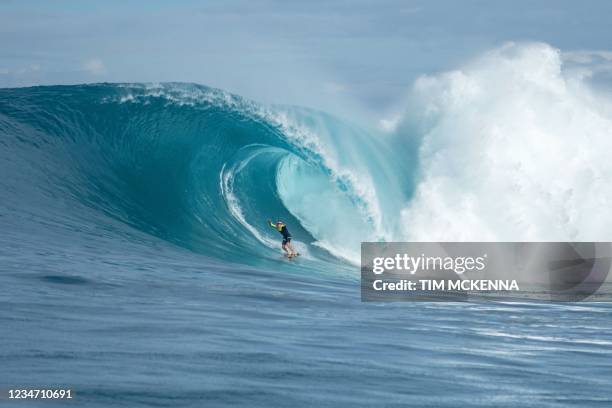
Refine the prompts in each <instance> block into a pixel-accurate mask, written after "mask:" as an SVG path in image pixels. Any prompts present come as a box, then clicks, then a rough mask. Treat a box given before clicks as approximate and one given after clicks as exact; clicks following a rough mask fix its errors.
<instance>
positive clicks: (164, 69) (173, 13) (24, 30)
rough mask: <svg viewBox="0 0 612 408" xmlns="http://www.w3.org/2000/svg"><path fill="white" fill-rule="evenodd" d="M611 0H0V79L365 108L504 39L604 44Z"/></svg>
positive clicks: (611, 38) (395, 98)
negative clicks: (187, 86) (170, 87)
mask: <svg viewBox="0 0 612 408" xmlns="http://www.w3.org/2000/svg"><path fill="white" fill-rule="evenodd" d="M611 21H612V2H611V1H608V0H601V1H597V0H589V1H582V2H578V1H571V0H570V1H568V0H550V1H542V0H540V1H538V0H531V1H525V0H516V1H512V2H509V1H484V0H478V1H477V0H464V1H454V0H447V1H441V0H426V1H421V0H418V1H417V0H415V1H411V0H404V1H374V0H371V1H363V0H353V1H319V0H311V1H295V2H293V1H254V0H223V1H157V0H149V1H144V0H143V1H137V0H121V1H119V0H104V1H93V0H91V1H80V0H79V1H75V0H55V1H48V0H0V87H18V86H32V85H50V84H74V83H89V82H166V81H180V82H196V83H200V84H203V85H208V86H212V87H215V88H221V89H224V90H227V91H230V92H233V93H236V94H239V95H241V96H244V97H247V98H251V99H254V100H257V101H260V102H265V103H279V104H295V105H302V106H308V107H311V108H315V109H321V110H325V111H330V112H334V113H337V114H340V115H342V114H345V113H347V112H349V111H352V112H355V111H357V112H362V113H363V114H364V115H366V116H367V115H370V114H372V113H373V112H376V113H379V112H381V111H384V110H386V109H390V108H391V107H393V106H394V105H396V104H398V103H399V102H400V101H401V100H402V98H403V96H404V95H405V94H406V93H407V90H408V89H409V88H410V86H411V84H412V83H413V82H414V80H415V79H416V78H417V77H419V76H420V75H423V74H432V73H436V72H440V71H445V70H450V69H453V68H455V67H457V66H460V65H461V64H462V63H464V62H466V61H468V60H470V59H471V58H474V57H475V56H476V55H478V54H479V53H482V52H483V51H485V50H488V49H491V48H494V47H497V46H500V45H501V44H503V43H505V42H508V41H515V42H528V41H542V42H546V43H548V44H550V45H552V46H554V47H557V48H559V49H561V50H563V51H564V52H566V53H568V55H573V56H574V57H575V58H579V57H580V55H586V54H588V53H593V52H597V53H599V54H598V55H608V54H606V53H607V52H610V51H612V28H611V27H612V24H611V23H610V22H611Z"/></svg>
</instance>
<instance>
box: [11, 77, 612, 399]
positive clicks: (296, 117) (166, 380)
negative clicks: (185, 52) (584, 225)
mask: <svg viewBox="0 0 612 408" xmlns="http://www.w3.org/2000/svg"><path fill="white" fill-rule="evenodd" d="M392 142H393V141H392V140H391V139H389V138H388V137H386V136H384V135H379V134H376V132H374V131H371V130H367V131H366V130H363V129H360V128H358V127H357V126H354V125H352V124H349V123H346V122H344V121H341V120H338V119H336V118H333V117H331V116H329V115H327V114H325V113H322V112H316V111H312V110H306V109H299V108H293V107H276V106H272V107H271V106H262V105H259V104H257V103H255V102H252V101H248V100H244V99H242V98H240V97H238V96H235V95H231V94H228V93H226V92H223V91H220V90H215V89H210V88H206V87H203V86H198V85H192V84H162V85H141V84H131V85H127V84H123V85H113V84H100V85H88V86H57V87H55V86H54V87H35V88H22V89H3V90H0V158H1V162H0V163H1V164H0V168H1V170H2V175H3V177H2V178H1V179H0V197H1V200H0V230H1V231H2V234H0V259H1V260H2V262H1V263H0V283H1V284H2V288H3V289H4V290H2V291H1V292H0V324H1V326H0V327H1V328H0V338H2V345H3V347H2V349H1V351H0V360H1V362H2V364H0V389H6V388H11V387H28V386H29V387H43V386H44V387H63V388H71V389H73V390H74V393H75V395H76V399H77V402H78V405H79V406H81V405H82V406H96V407H97V406H99V407H108V406H232V405H247V406H255V407H257V406H261V407H269V406H313V405H318V406H363V407H369V406H374V405H376V406H378V405H382V406H407V405H408V406H431V407H438V406H448V407H454V406H500V407H514V406H533V407H547V406H551V407H552V406H555V407H556V406H580V407H584V406H594V407H595V406H597V407H599V406H608V405H610V403H612V392H611V391H610V389H609V384H610V382H611V381H612V363H611V361H612V334H611V333H612V330H611V329H612V308H611V307H610V305H609V304H604V303H580V304H539V303H528V304H503V303H493V302H491V303H468V304H461V303H445V304H428V303H417V304H412V303H401V304H364V303H361V302H360V286H359V279H358V277H359V275H358V268H357V267H356V266H355V261H356V259H358V256H359V253H358V250H359V247H358V243H359V242H360V241H362V240H363V241H365V240H372V241H377V240H391V239H394V238H397V237H398V236H400V231H399V229H400V228H401V225H398V223H397V222H396V217H397V215H398V214H399V213H400V211H401V210H402V208H401V205H402V203H404V202H406V201H408V200H410V199H411V198H412V197H413V195H414V191H415V179H416V178H417V177H418V175H417V164H418V163H416V162H415V160H416V157H417V155H416V154H415V152H414V151H413V150H412V149H413V147H411V145H410V143H407V144H402V145H398V144H394V143H392ZM410 158H413V159H414V160H409V159H410ZM398 175H401V177H400V176H398ZM381 197H385V199H381ZM267 218H274V219H277V218H281V219H283V220H284V221H285V222H286V223H287V224H288V225H289V227H290V230H291V232H292V234H293V236H294V241H295V245H296V246H297V247H298V249H299V250H300V252H302V253H303V256H302V257H300V258H299V259H298V260H296V261H292V262H289V261H287V260H285V259H284V258H282V256H281V253H280V250H279V243H280V239H279V235H278V234H277V233H276V232H275V231H274V230H272V229H271V228H269V227H267V226H266V224H265V220H266V219H267ZM3 402H5V401H0V403H3ZM36 405H37V404H36V403H32V404H30V405H28V404H27V403H23V406H36ZM39 405H40V406H46V405H47V403H45V402H41V403H40V404H39Z"/></svg>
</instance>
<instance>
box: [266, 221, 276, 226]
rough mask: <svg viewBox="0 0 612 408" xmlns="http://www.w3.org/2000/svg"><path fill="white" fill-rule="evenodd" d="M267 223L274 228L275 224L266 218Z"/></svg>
mask: <svg viewBox="0 0 612 408" xmlns="http://www.w3.org/2000/svg"><path fill="white" fill-rule="evenodd" d="M268 224H269V225H270V226H271V227H272V228H276V225H275V224H274V223H273V222H272V220H268Z"/></svg>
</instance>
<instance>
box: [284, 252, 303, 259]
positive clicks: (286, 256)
mask: <svg viewBox="0 0 612 408" xmlns="http://www.w3.org/2000/svg"><path fill="white" fill-rule="evenodd" d="M296 256H300V253H299V252H296V253H295V255H285V258H288V259H292V258H295V257H296Z"/></svg>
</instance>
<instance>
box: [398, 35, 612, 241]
mask: <svg viewBox="0 0 612 408" xmlns="http://www.w3.org/2000/svg"><path fill="white" fill-rule="evenodd" d="M411 106H412V107H413V109H414V110H412V111H410V112H409V113H408V114H407V115H406V117H405V118H404V121H403V123H402V124H400V125H399V127H398V130H397V131H398V132H402V131H405V129H419V131H420V132H421V133H420V134H418V135H414V134H405V135H404V136H405V137H420V138H422V140H421V148H420V151H419V160H420V165H419V166H420V174H419V182H418V185H417V188H416V193H415V196H414V198H413V199H412V200H411V201H410V202H409V203H408V204H407V205H406V207H405V208H404V209H403V210H402V212H401V219H402V224H403V227H404V236H403V238H404V239H408V240H611V239H612V215H611V213H610V208H611V204H612V183H611V182H610V180H612V160H611V159H610V152H612V115H611V112H612V110H611V109H610V107H611V106H612V105H611V104H610V100H609V99H608V98H607V97H606V96H603V95H601V93H595V92H593V91H592V90H591V89H590V88H589V85H588V84H587V83H585V82H584V81H583V80H582V77H579V76H572V75H571V74H570V73H567V72H564V70H563V64H562V58H561V54H560V51H559V50H557V49H554V48H552V47H550V46H548V45H546V44H523V45H517V44H506V45H504V46H503V47H501V48H499V49H496V50H493V51H491V52H489V53H487V54H486V55H484V56H483V57H482V58H480V59H478V60H476V61H474V62H473V63H471V64H469V65H467V66H466V67H464V68H462V69H460V70H457V71H453V72H449V73H445V74H441V75H436V76H425V77H422V78H420V79H419V80H418V81H417V82H416V84H415V86H414V89H413V92H412V103H411Z"/></svg>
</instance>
